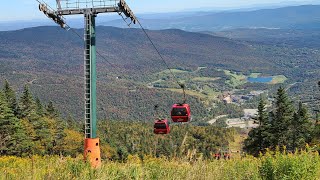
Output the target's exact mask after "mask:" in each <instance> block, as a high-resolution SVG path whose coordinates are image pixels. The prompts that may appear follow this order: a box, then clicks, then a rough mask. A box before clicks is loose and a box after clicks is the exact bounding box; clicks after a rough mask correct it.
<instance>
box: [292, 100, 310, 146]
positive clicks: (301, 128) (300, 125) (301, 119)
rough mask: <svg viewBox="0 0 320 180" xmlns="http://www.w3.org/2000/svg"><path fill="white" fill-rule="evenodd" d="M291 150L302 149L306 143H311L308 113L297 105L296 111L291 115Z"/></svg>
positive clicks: (301, 106)
mask: <svg viewBox="0 0 320 180" xmlns="http://www.w3.org/2000/svg"><path fill="white" fill-rule="evenodd" d="M290 127H291V132H292V134H291V138H292V145H291V146H292V149H293V151H294V150H295V149H296V148H304V147H305V145H306V143H309V142H310V141H311V122H310V121H309V117H308V111H307V109H306V108H305V107H304V106H303V105H302V103H301V102H300V103H299V108H298V111H297V112H295V113H294V115H293V121H292V123H291V126H290Z"/></svg>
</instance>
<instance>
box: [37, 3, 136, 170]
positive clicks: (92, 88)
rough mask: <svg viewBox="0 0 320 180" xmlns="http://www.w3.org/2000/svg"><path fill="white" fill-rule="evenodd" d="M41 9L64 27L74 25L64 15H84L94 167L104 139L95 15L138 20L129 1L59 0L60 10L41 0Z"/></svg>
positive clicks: (89, 149) (87, 148)
mask: <svg viewBox="0 0 320 180" xmlns="http://www.w3.org/2000/svg"><path fill="white" fill-rule="evenodd" d="M37 1H38V2H39V10H40V11H42V12H43V13H44V14H45V15H46V16H47V17H48V18H50V19H52V20H53V21H54V22H55V23H57V24H59V25H60V26H61V27H62V28H64V29H68V28H70V27H69V26H68V25H67V23H66V21H65V18H64V16H67V15H80V14H81V15H84V19H85V23H84V24H85V27H84V80H85V82H84V88H85V91H84V101H85V103H84V104H85V107H84V109H85V113H84V114H85V117H84V119H85V141H84V158H85V160H87V161H88V160H89V162H90V164H91V165H92V167H95V168H96V167H99V166H100V165H101V157H100V142H99V138H98V137H97V105H96V82H97V72H96V26H95V18H96V16H97V15H98V14H100V13H118V14H119V15H121V14H122V13H123V14H124V15H125V16H126V17H127V18H130V19H131V22H133V23H134V24H135V23H136V21H137V19H136V17H135V15H134V14H133V12H132V11H131V9H130V8H129V6H128V5H127V3H126V2H125V0H56V3H57V10H53V9H52V8H50V6H49V5H48V4H46V3H45V2H43V1H41V0H37Z"/></svg>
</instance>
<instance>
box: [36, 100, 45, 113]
mask: <svg viewBox="0 0 320 180" xmlns="http://www.w3.org/2000/svg"><path fill="white" fill-rule="evenodd" d="M36 112H37V114H38V115H39V116H43V115H44V109H43V106H42V104H41V101H40V99H39V98H36Z"/></svg>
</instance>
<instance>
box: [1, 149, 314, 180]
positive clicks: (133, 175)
mask: <svg viewBox="0 0 320 180" xmlns="http://www.w3.org/2000/svg"><path fill="white" fill-rule="evenodd" d="M0 172H2V173H1V174H0V179H1V180H7V179H25V180H27V179H110V180H111V179H119V180H120V179H121V180H123V179H175V180H179V179H181V180H182V179H190V180H193V179H194V180H198V179H201V180H202V179H203V180H207V179H208V180H215V179H217V180H220V179H221V180H222V179H240V180H241V179H243V180H245V179H253V180H254V179H297V180H298V179H301V180H302V179H308V180H312V179H315V180H316V179H320V156H319V154H318V153H313V152H307V151H302V152H299V153H296V154H283V153H280V152H277V153H274V154H271V153H267V154H266V155H265V156H261V157H259V158H255V157H251V156H250V157H249V156H248V157H233V158H231V159H230V160H206V161H204V160H187V159H172V160H168V159H165V158H153V157H149V156H145V157H144V158H143V160H142V159H141V158H139V157H138V156H129V158H128V160H127V162H123V163H121V162H111V161H103V163H102V166H101V167H100V168H98V169H92V168H91V167H90V165H88V164H87V163H85V162H84V161H83V159H82V157H81V156H80V155H79V157H78V158H70V157H59V156H45V157H41V156H32V157H29V158H20V157H13V156H5V157H0Z"/></svg>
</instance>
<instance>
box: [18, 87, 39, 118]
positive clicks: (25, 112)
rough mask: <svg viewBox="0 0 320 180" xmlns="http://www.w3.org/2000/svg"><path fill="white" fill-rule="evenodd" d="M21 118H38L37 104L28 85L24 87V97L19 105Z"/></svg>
mask: <svg viewBox="0 0 320 180" xmlns="http://www.w3.org/2000/svg"><path fill="white" fill-rule="evenodd" d="M19 107H20V108H19V111H20V112H19V116H20V117H21V118H36V117H34V116H36V115H37V113H36V107H35V102H34V100H33V97H32V94H31V92H30V90H29V87H28V86H27V85H25V86H24V90H23V94H22V97H21V98H20V103H19Z"/></svg>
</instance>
